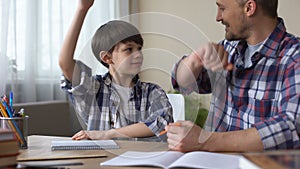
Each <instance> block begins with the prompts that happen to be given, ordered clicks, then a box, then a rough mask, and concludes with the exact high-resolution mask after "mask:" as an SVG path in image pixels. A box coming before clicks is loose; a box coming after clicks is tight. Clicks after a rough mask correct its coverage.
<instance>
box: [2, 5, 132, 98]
mask: <svg viewBox="0 0 300 169" xmlns="http://www.w3.org/2000/svg"><path fill="white" fill-rule="evenodd" d="M120 1H121V0H120ZM77 2H78V1H74V0H43V1H41V0H1V1H0V23H1V27H0V59H1V62H0V67H1V69H2V70H1V71H0V79H1V82H0V91H1V92H0V94H1V95H3V94H8V93H9V91H10V90H12V91H13V92H14V94H15V102H17V103H18V102H35V101H48V100H64V99H66V98H67V97H66V95H65V93H64V92H63V91H62V90H61V89H60V87H59V82H60V76H61V71H60V68H59V66H58V56H59V51H60V47H61V44H62V41H63V38H64V36H65V34H66V32H67V29H68V27H69V24H70V23H71V20H72V17H73V15H74V12H75V10H76V8H77ZM120 4H121V3H120V2H119V1H116V0H114V1H112V0H101V1H99V0H95V2H94V5H93V7H92V8H91V9H90V11H89V13H88V15H87V17H86V20H85V23H84V26H83V28H82V31H81V35H80V38H79V40H78V45H77V50H76V51H75V54H77V55H78V54H79V53H80V52H81V51H82V50H83V49H84V47H85V46H86V44H87V42H88V40H89V39H90V38H91V36H92V35H93V33H94V32H95V30H96V29H97V28H98V27H99V26H100V25H102V24H103V23H105V22H107V21H108V20H111V19H114V18H117V17H118V16H117V14H118V13H120V12H119V9H121V7H120ZM121 5H122V8H123V9H124V6H125V7H126V8H127V6H126V5H128V3H127V4H126V3H124V2H122V4H121ZM101 71H102V72H104V71H106V70H105V69H102V70H101Z"/></svg>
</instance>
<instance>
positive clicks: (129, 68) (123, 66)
mask: <svg viewBox="0 0 300 169" xmlns="http://www.w3.org/2000/svg"><path fill="white" fill-rule="evenodd" d="M141 50H142V46H141V45H139V44H137V43H135V42H132V41H131V42H126V43H118V44H117V45H116V46H115V48H114V51H113V53H112V62H113V64H110V65H109V67H110V68H113V69H114V70H115V71H116V72H117V73H118V74H123V75H129V76H135V75H136V74H138V73H139V72H140V70H141V67H142V63H143V54H142V52H141Z"/></svg>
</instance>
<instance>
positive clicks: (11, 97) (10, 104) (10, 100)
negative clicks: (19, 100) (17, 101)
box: [9, 91, 14, 112]
mask: <svg viewBox="0 0 300 169" xmlns="http://www.w3.org/2000/svg"><path fill="white" fill-rule="evenodd" d="M13 99H14V95H13V92H12V91H10V93H9V106H10V111H11V112H13Z"/></svg>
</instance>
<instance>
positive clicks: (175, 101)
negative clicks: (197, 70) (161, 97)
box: [167, 93, 185, 122]
mask: <svg viewBox="0 0 300 169" xmlns="http://www.w3.org/2000/svg"><path fill="white" fill-rule="evenodd" d="M167 96H168V98H169V101H170V103H171V105H172V108H173V118H174V122H176V121H177V120H185V105H184V104H185V103H184V97H183V95H182V94H173V93H172V94H171V93H168V94H167Z"/></svg>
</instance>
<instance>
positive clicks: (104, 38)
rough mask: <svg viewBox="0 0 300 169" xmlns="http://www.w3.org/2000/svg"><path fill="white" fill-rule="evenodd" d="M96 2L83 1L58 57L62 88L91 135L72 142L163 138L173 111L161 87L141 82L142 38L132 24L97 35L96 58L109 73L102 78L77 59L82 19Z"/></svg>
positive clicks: (112, 25) (113, 24) (119, 23)
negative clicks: (154, 136)
mask: <svg viewBox="0 0 300 169" xmlns="http://www.w3.org/2000/svg"><path fill="white" fill-rule="evenodd" d="M93 2H94V1H93V0H79V5H78V8H77V11H76V14H75V17H74V20H73V22H72V24H71V27H70V29H69V31H68V33H67V36H66V38H65V40H64V42H63V46H62V49H61V53H60V58H59V65H60V67H61V69H62V71H63V75H64V79H63V80H62V88H63V89H65V90H66V91H67V92H68V93H69V94H70V95H71V97H72V101H73V103H74V107H75V110H76V112H77V113H78V114H79V116H80V117H81V118H82V119H83V121H84V122H85V124H87V131H83V130H82V131H80V132H78V133H76V134H75V135H74V136H73V137H72V138H73V139H75V140H80V139H111V138H115V137H149V136H153V135H157V136H159V133H160V132H161V131H162V130H164V128H165V126H166V125H167V124H168V123H169V122H172V121H173V117H172V108H171V104H170V103H169V101H168V98H167V96H166V94H165V92H164V91H163V89H162V88H160V87H159V86H157V85H155V84H151V83H145V82H141V81H140V80H139V76H138V73H139V72H140V70H141V66H142V62H143V55H142V52H141V49H142V46H143V39H142V36H141V34H140V33H139V31H138V30H137V29H136V28H135V27H134V26H133V25H131V24H129V23H127V22H124V21H110V22H108V23H106V24H104V25H102V26H101V27H100V28H99V29H98V30H97V31H96V33H95V34H94V37H93V39H92V50H93V53H94V55H95V57H96V58H97V59H98V60H99V61H100V62H101V63H102V64H103V65H104V66H106V67H107V68H108V69H109V72H108V73H107V74H105V75H104V76H100V75H96V76H92V75H91V70H90V69H89V68H88V67H87V66H86V65H84V64H83V63H82V62H80V61H77V62H76V61H75V60H73V55H74V51H75V47H76V43H77V40H78V37H79V34H80V30H81V27H82V24H83V21H84V18H85V16H86V14H87V12H88V10H89V8H90V7H91V6H92V5H93Z"/></svg>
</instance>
